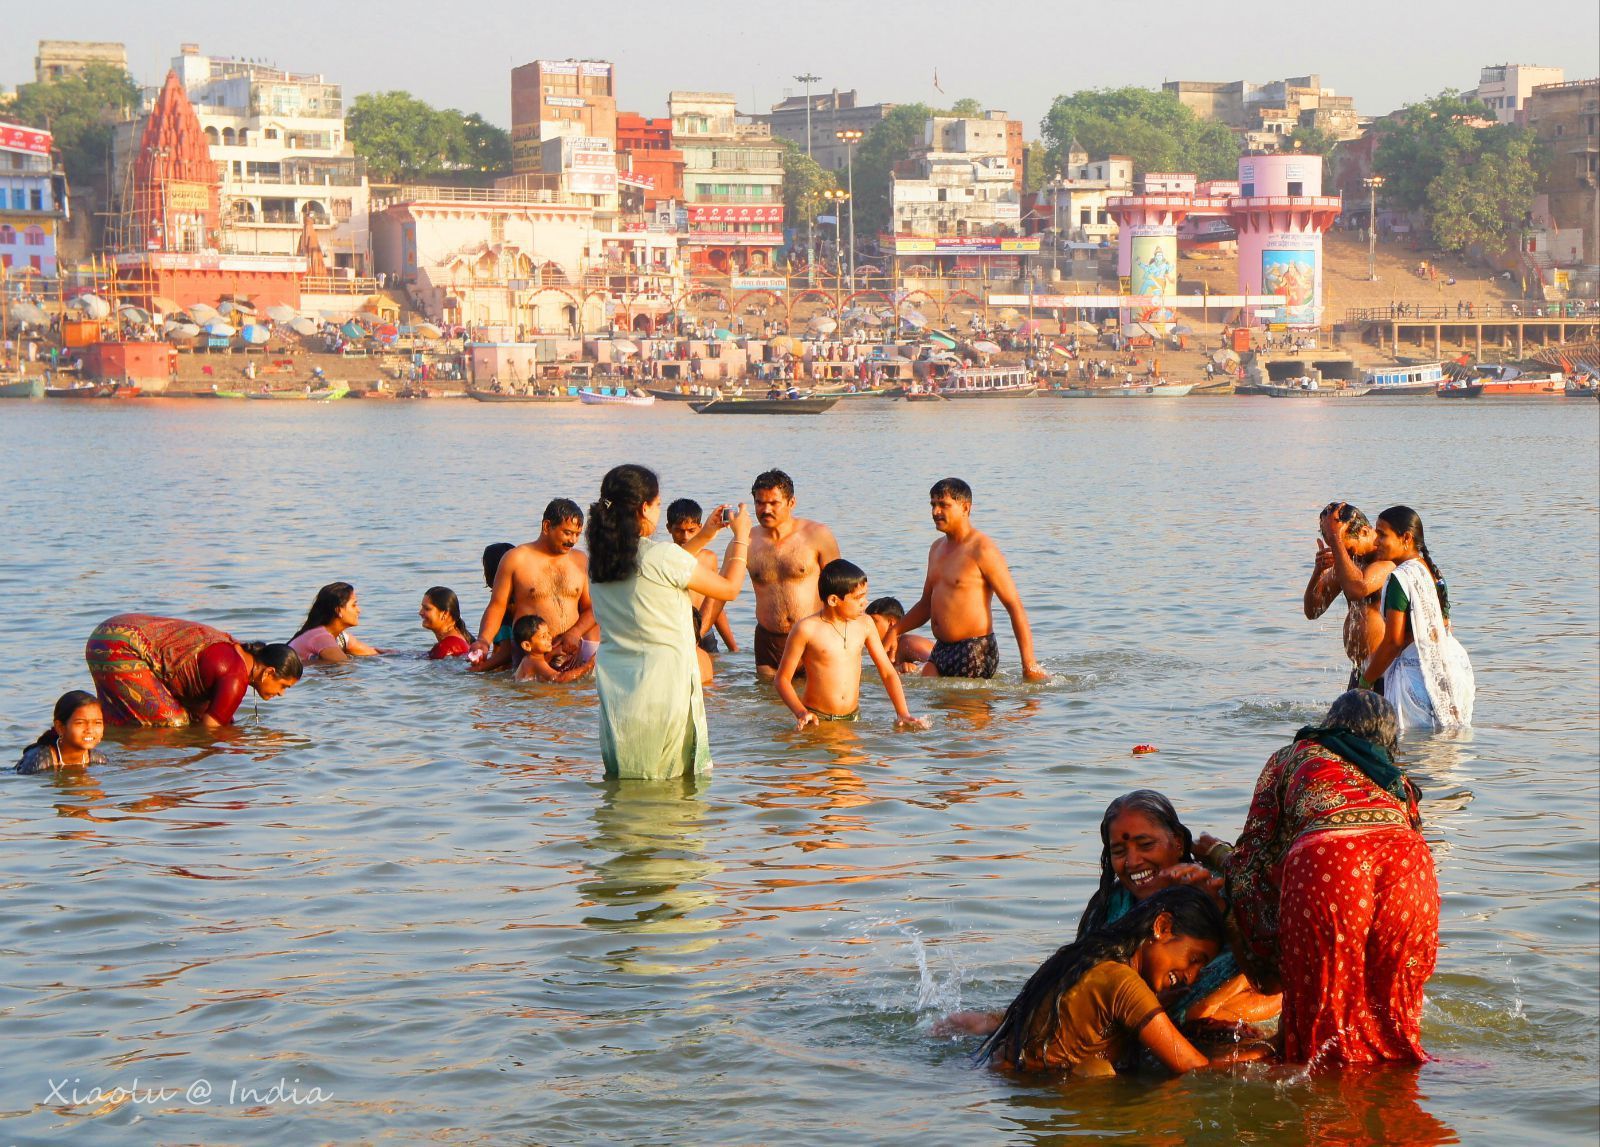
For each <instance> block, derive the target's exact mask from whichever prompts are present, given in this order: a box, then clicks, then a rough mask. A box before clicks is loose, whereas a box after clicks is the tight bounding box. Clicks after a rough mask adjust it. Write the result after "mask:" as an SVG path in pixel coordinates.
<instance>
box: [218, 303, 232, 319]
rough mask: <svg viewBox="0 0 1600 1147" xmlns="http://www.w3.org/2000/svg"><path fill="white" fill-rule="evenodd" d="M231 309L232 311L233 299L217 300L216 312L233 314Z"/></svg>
mask: <svg viewBox="0 0 1600 1147" xmlns="http://www.w3.org/2000/svg"><path fill="white" fill-rule="evenodd" d="M233 311H234V307H233V300H232V299H222V300H221V301H219V302H218V303H217V314H219V315H231V314H233Z"/></svg>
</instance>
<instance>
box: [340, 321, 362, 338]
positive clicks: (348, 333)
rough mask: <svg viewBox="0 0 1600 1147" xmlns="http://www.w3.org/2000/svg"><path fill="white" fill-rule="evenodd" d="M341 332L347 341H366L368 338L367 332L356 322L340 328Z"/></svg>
mask: <svg viewBox="0 0 1600 1147" xmlns="http://www.w3.org/2000/svg"><path fill="white" fill-rule="evenodd" d="M339 331H340V333H342V334H343V335H344V337H345V338H347V339H364V338H366V337H367V332H366V331H364V330H363V329H362V328H361V324H360V323H357V322H354V321H352V322H348V323H345V324H344V325H343V326H342V327H340V328H339Z"/></svg>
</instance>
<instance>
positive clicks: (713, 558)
mask: <svg viewBox="0 0 1600 1147" xmlns="http://www.w3.org/2000/svg"><path fill="white" fill-rule="evenodd" d="M694 560H695V561H697V562H699V563H700V564H701V565H703V566H705V567H706V569H709V570H714V569H716V568H717V555H716V554H714V553H712V552H711V548H710V547H709V546H707V547H706V548H705V549H703V550H701V551H700V552H699V553H697V554H695V556H694Z"/></svg>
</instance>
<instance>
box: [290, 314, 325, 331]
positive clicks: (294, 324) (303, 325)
mask: <svg viewBox="0 0 1600 1147" xmlns="http://www.w3.org/2000/svg"><path fill="white" fill-rule="evenodd" d="M289 329H290V330H292V331H293V332H294V333H295V334H297V335H301V336H306V335H314V334H316V333H317V331H318V330H319V329H320V328H319V327H318V326H317V320H316V319H311V318H307V317H306V316H305V315H301V316H299V317H298V318H293V319H290V320H289Z"/></svg>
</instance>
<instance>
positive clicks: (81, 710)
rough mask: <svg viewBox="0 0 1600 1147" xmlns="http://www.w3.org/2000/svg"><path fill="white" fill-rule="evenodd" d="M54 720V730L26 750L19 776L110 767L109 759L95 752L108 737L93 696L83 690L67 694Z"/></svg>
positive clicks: (55, 711)
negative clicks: (61, 770)
mask: <svg viewBox="0 0 1600 1147" xmlns="http://www.w3.org/2000/svg"><path fill="white" fill-rule="evenodd" d="M51 717H52V720H51V723H50V727H49V728H48V729H46V730H45V731H44V732H43V733H40V734H39V739H38V740H37V741H35V742H34V743H33V744H31V745H29V746H28V747H27V748H26V749H24V750H22V758H21V760H19V761H17V772H19V773H53V772H55V771H56V770H58V769H81V768H83V767H85V766H86V765H103V764H105V763H106V759H105V757H104V756H102V755H101V754H99V753H97V752H95V751H94V750H95V746H96V745H98V744H99V743H100V739H101V738H102V737H104V736H105V733H106V720H105V715H104V714H103V713H102V712H101V711H100V702H99V701H98V700H97V699H96V698H95V695H94V694H93V693H85V692H84V691H83V690H82V689H74V690H73V691H72V692H70V693H63V694H62V695H61V697H60V698H59V699H58V700H57V701H56V707H55V710H54V712H53V713H52V714H51Z"/></svg>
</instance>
